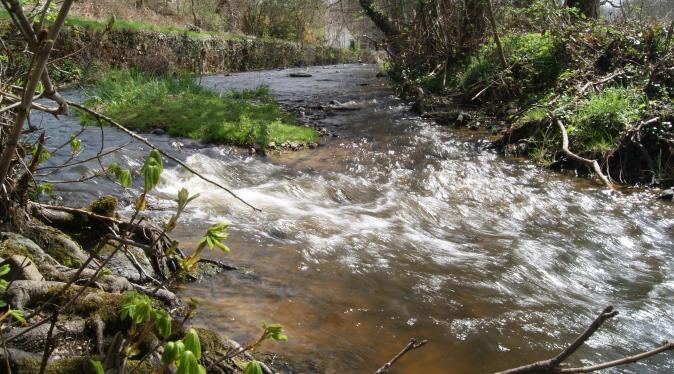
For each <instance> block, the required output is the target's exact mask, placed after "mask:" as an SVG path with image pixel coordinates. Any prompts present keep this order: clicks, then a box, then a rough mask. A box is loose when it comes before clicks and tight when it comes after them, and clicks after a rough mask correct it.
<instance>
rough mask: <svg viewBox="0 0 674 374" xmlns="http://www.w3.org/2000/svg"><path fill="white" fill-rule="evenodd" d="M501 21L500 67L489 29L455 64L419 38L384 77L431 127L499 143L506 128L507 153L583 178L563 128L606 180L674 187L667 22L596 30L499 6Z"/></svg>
mask: <svg viewBox="0 0 674 374" xmlns="http://www.w3.org/2000/svg"><path fill="white" fill-rule="evenodd" d="M449 13H450V14H452V13H451V12H449ZM496 19H497V20H498V23H497V28H498V32H499V36H500V42H501V47H502V52H503V56H502V57H503V59H504V60H505V61H502V58H501V51H500V50H499V47H498V44H497V42H496V38H495V36H494V33H493V27H491V28H490V27H489V25H488V26H486V27H487V28H488V29H489V30H488V31H485V32H484V33H483V34H481V35H480V36H481V37H482V39H481V43H476V44H475V45H474V46H473V47H472V49H471V50H468V51H466V49H467V48H468V47H470V46H471V45H470V44H467V45H464V50H460V51H459V52H458V53H457V52H456V51H452V50H450V51H449V52H448V51H445V50H443V49H442V48H441V47H442V46H443V45H444V44H442V43H440V41H437V42H438V44H437V46H436V48H437V49H438V51H436V52H434V53H436V54H435V55H434V54H430V53H429V50H428V48H426V49H424V48H421V47H419V48H413V47H412V46H414V45H416V44H415V43H416V42H415V39H413V36H409V35H406V38H409V39H410V40H409V41H408V43H410V46H409V48H408V49H407V50H405V53H403V54H402V55H403V56H404V57H402V58H392V59H391V61H389V62H388V63H387V64H386V66H385V69H386V72H387V73H388V75H389V76H390V77H391V78H392V80H393V82H394V83H395V84H396V86H397V87H398V89H399V90H400V91H402V92H403V93H404V94H407V95H409V96H411V97H412V98H414V99H416V100H420V101H421V102H422V104H421V105H417V106H416V107H417V108H422V111H427V112H431V117H433V114H432V112H435V113H436V115H437V116H438V118H439V119H441V121H439V122H441V123H458V124H461V125H464V126H469V127H471V128H479V127H480V126H482V124H484V127H485V128H487V129H491V131H492V133H495V132H497V131H498V130H493V129H494V127H493V126H497V127H498V128H500V130H501V132H500V135H501V137H500V139H499V144H502V145H503V146H504V147H505V151H506V153H514V154H519V155H526V156H529V157H531V158H533V159H535V160H536V161H538V162H540V163H542V164H545V165H552V164H559V165H564V167H567V166H568V167H571V168H581V169H582V168H583V165H577V164H574V163H573V162H568V161H569V160H568V158H567V157H566V156H565V154H564V153H563V152H562V151H561V140H562V136H561V133H560V130H559V127H558V123H557V120H558V119H559V120H561V122H562V123H563V125H564V126H565V127H566V131H567V132H568V135H569V141H570V149H572V150H574V151H575V152H578V154H580V155H582V156H584V157H586V158H591V159H597V160H598V161H599V163H600V164H601V165H602V168H603V169H604V170H605V171H606V172H607V173H608V174H609V177H610V178H613V179H614V180H617V181H620V182H624V183H639V182H643V183H649V184H660V185H671V184H674V160H673V155H674V152H673V149H672V148H673V146H672V144H674V136H672V133H671V130H670V129H671V126H672V125H671V123H672V118H673V117H674V48H673V46H674V40H673V39H674V24H670V23H671V21H670V23H666V24H661V23H658V22H655V21H645V20H644V19H641V18H636V17H633V18H630V17H627V16H624V17H622V18H621V19H619V20H613V21H608V20H603V19H593V18H587V17H585V15H583V14H581V13H580V11H579V10H578V9H576V8H569V7H552V6H550V3H549V1H544V0H535V1H532V2H531V4H530V5H527V6H520V7H510V6H501V8H500V9H497V11H496ZM469 24H470V22H469ZM429 25H433V24H429ZM426 27H429V28H430V29H431V30H434V29H433V28H434V27H439V26H435V25H433V26H426ZM447 27H449V26H447ZM443 30H445V29H443ZM427 31H428V30H427ZM428 32H430V31H428ZM457 33H458V35H462V31H461V30H458V31H457ZM410 35H413V34H410ZM424 35H427V34H424V33H422V34H420V35H419V37H425V36H424ZM457 42H464V43H470V42H472V39H470V40H468V42H465V41H463V40H462V39H458V41H457ZM424 43H426V42H424ZM408 50H409V51H411V52H408ZM441 52H443V53H449V57H448V55H447V54H445V55H444V56H443V55H442V54H441ZM452 54H453V55H452ZM504 63H505V65H504ZM457 106H460V107H463V108H465V109H466V110H471V111H476V112H478V113H477V115H473V116H471V117H472V120H471V121H469V122H467V121H465V120H457V118H459V117H460V118H464V119H465V118H466V116H456V115H455V114H452V115H451V116H450V117H451V118H445V117H447V115H448V114H451V113H454V111H455V109H452V108H456V107H457ZM447 108H449V110H448V109H447ZM443 113H444V114H443Z"/></svg>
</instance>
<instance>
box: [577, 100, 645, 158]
mask: <svg viewBox="0 0 674 374" xmlns="http://www.w3.org/2000/svg"><path fill="white" fill-rule="evenodd" d="M646 106H647V99H646V96H645V95H644V94H643V92H641V91H640V90H637V89H636V88H633V87H627V88H624V87H610V88H606V89H604V90H602V91H599V92H596V93H592V94H591V95H590V96H588V97H587V98H586V99H585V100H583V101H581V102H580V103H579V104H578V106H577V108H576V110H574V111H573V113H572V114H570V115H569V119H568V121H569V134H570V136H571V137H572V140H573V141H574V142H575V143H576V144H578V145H579V146H580V148H581V149H583V150H587V151H597V152H605V151H608V150H610V149H613V148H614V147H615V146H616V143H617V141H618V139H619V138H620V136H621V134H622V133H623V132H624V131H625V130H626V129H627V128H628V127H629V125H631V124H633V123H634V122H636V121H638V120H639V118H640V116H641V112H642V110H643V109H644V108H645V107H646Z"/></svg>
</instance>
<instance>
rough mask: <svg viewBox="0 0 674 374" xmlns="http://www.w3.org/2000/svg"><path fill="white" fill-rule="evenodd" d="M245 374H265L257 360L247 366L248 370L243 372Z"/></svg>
mask: <svg viewBox="0 0 674 374" xmlns="http://www.w3.org/2000/svg"><path fill="white" fill-rule="evenodd" d="M243 374H264V372H263V371H262V366H260V362H258V361H257V360H253V361H251V362H249V363H248V365H246V368H245V369H244V370H243Z"/></svg>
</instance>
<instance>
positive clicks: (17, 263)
mask: <svg viewBox="0 0 674 374" xmlns="http://www.w3.org/2000/svg"><path fill="white" fill-rule="evenodd" d="M4 265H9V269H10V270H9V273H7V274H6V275H4V276H3V279H4V280H6V281H8V282H13V281H17V280H29V281H42V280H44V277H43V276H42V274H41V273H40V271H39V270H38V269H37V266H35V263H34V262H33V260H31V259H30V258H28V257H26V256H22V255H13V256H10V257H9V258H8V259H6V260H5V261H3V262H2V263H0V266H4Z"/></svg>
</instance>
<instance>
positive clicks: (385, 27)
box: [359, 0, 400, 38]
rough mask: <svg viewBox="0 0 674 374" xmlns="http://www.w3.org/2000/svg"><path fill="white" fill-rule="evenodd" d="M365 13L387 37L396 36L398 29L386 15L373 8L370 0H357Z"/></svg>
mask: <svg viewBox="0 0 674 374" xmlns="http://www.w3.org/2000/svg"><path fill="white" fill-rule="evenodd" d="M359 1H360V6H361V7H363V10H364V11H365V14H367V16H368V17H369V18H370V19H371V20H372V22H374V24H375V26H377V28H379V30H381V31H382V32H383V33H384V35H386V37H387V38H392V37H397V36H398V35H399V34H400V31H399V30H398V29H397V28H396V27H395V25H394V24H393V22H391V20H390V19H389V18H388V16H387V15H385V14H384V13H382V12H381V11H379V10H378V9H375V7H374V4H373V1H372V0H359Z"/></svg>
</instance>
